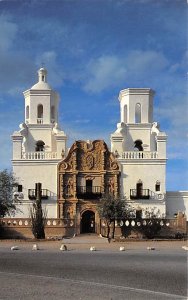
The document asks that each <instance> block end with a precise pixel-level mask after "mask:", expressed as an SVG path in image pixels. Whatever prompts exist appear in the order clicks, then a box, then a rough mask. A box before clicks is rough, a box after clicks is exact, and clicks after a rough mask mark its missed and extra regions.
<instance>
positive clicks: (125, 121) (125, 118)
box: [124, 105, 127, 123]
mask: <svg viewBox="0 0 188 300" xmlns="http://www.w3.org/2000/svg"><path fill="white" fill-rule="evenodd" d="M124 123H127V105H125V106H124Z"/></svg>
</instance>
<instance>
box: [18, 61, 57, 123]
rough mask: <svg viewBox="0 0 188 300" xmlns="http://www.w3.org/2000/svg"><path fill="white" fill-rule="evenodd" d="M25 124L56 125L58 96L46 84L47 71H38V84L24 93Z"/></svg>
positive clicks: (42, 69)
mask: <svg viewBox="0 0 188 300" xmlns="http://www.w3.org/2000/svg"><path fill="white" fill-rule="evenodd" d="M24 98H25V123H26V124H33V125H34V124H35V125H37V126H38V125H40V126H42V125H43V124H44V125H45V126H46V125H49V126H52V124H55V123H57V124H58V104H59V95H58V94H57V93H56V92H55V91H54V90H53V89H52V88H51V87H50V86H49V84H48V83H47V70H46V69H45V68H43V67H42V68H40V69H39V70H38V82H37V83H36V84H35V85H33V86H32V87H31V88H30V89H29V90H27V91H25V92H24Z"/></svg>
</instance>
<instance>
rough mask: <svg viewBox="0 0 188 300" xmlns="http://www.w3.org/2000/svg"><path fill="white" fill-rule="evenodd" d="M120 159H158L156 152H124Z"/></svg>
mask: <svg viewBox="0 0 188 300" xmlns="http://www.w3.org/2000/svg"><path fill="white" fill-rule="evenodd" d="M120 158H123V159H157V158H158V153H157V152H156V151H126V152H123V153H122V155H121V156H120Z"/></svg>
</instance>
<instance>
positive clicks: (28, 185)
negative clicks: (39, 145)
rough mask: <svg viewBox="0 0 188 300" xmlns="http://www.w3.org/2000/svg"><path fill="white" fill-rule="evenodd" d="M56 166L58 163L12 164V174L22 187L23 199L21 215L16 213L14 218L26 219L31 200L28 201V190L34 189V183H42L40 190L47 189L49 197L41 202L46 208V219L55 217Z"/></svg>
mask: <svg viewBox="0 0 188 300" xmlns="http://www.w3.org/2000/svg"><path fill="white" fill-rule="evenodd" d="M57 164H58V161H54V162H53V161H52V160H41V161H40V162H39V161H38V162H37V161H19V162H13V172H14V175H15V177H16V178H17V180H18V182H19V184H21V185H22V186H23V194H24V199H23V201H22V206H23V207H21V210H22V213H19V212H17V214H16V217H22V218H27V217H28V210H29V205H30V203H31V200H29V199H28V189H35V183H37V182H40V183H42V189H47V190H48V191H49V192H50V196H49V198H48V199H47V200H42V202H43V204H44V205H46V206H47V207H48V208H47V210H48V218H56V217H57Z"/></svg>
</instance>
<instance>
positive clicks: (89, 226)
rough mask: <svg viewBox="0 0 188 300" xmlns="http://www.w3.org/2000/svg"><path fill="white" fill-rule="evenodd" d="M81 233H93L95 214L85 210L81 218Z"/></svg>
mask: <svg viewBox="0 0 188 300" xmlns="http://www.w3.org/2000/svg"><path fill="white" fill-rule="evenodd" d="M80 225H81V228H80V232H81V233H94V232H95V213H94V212H93V211H91V210H86V211H85V212H84V213H83V214H82V217H81V224H80Z"/></svg>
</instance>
